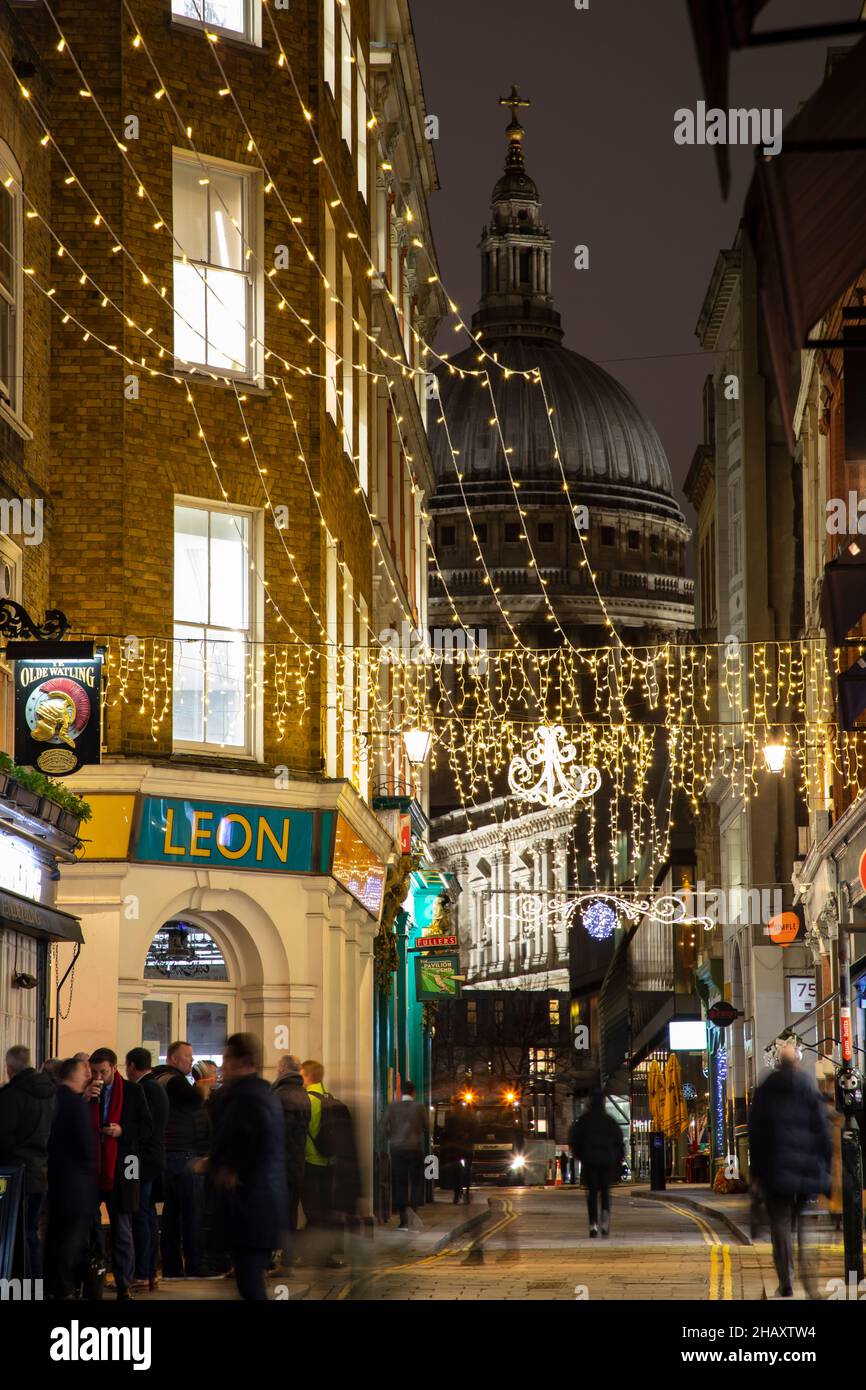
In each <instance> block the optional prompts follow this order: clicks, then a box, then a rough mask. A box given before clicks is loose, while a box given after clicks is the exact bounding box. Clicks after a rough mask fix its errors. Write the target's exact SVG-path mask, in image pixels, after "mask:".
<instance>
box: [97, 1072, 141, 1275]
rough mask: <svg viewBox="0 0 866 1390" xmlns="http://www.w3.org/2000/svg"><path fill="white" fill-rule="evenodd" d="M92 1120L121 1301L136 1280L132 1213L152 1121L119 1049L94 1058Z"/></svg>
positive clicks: (113, 1265) (135, 1204)
mask: <svg viewBox="0 0 866 1390" xmlns="http://www.w3.org/2000/svg"><path fill="white" fill-rule="evenodd" d="M90 1070H91V1075H92V1081H91V1084H90V1085H89V1086H88V1087H87V1090H86V1092H85V1094H86V1095H87V1097H88V1099H89V1100H90V1102H91V1104H90V1120H91V1125H92V1128H93V1133H94V1135H95V1136H96V1139H97V1141H98V1152H97V1179H98V1182H99V1200H100V1202H104V1203H105V1209H106V1211H107V1212H108V1222H109V1228H110V1233H111V1269H112V1273H113V1274H114V1285H115V1289H116V1291H117V1297H118V1298H119V1299H131V1298H132V1297H133V1294H132V1285H133V1283H134V1281H135V1247H134V1245H133V1239H132V1215H133V1213H134V1212H135V1211H137V1210H138V1204H139V1195H140V1191H141V1167H142V1152H143V1151H146V1150H147V1149H148V1147H149V1145H150V1144H151V1140H152V1135H153V1122H152V1120H151V1117H150V1110H149V1108H148V1104H147V1098H146V1096H145V1094H144V1092H143V1091H142V1089H141V1087H140V1086H137V1085H136V1084H135V1083H134V1082H132V1081H124V1079H123V1077H122V1076H121V1075H120V1072H119V1071H118V1070H117V1053H116V1052H113V1051H112V1049H111V1048H110V1047H98V1048H97V1049H96V1051H95V1052H94V1053H93V1054H92V1055H91V1058H90Z"/></svg>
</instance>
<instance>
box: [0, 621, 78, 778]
mask: <svg viewBox="0 0 866 1390" xmlns="http://www.w3.org/2000/svg"><path fill="white" fill-rule="evenodd" d="M68 631H69V619H68V618H67V617H66V614H65V613H62V612H61V611H60V609H59V608H49V609H48V610H47V612H46V614H45V618H44V620H43V622H42V623H37V622H35V621H34V619H33V618H31V616H30V614H29V613H28V612H27V610H26V609H25V608H23V607H22V606H21V604H20V603H15V602H14V600H12V599H4V600H3V601H2V602H0V637H5V638H6V639H7V641H6V650H5V655H6V659H7V660H8V661H14V663H15V754H14V756H15V761H16V762H17V763H19V764H20V765H21V766H22V767H33V768H36V769H38V771H39V772H44V773H46V774H47V775H48V776H50V777H68V776H69V775H70V774H71V773H73V772H77V771H78V769H79V768H80V767H83V766H84V765H85V764H88V763H98V762H99V761H100V754H101V748H102V650H101V649H100V650H99V651H96V650H94V644H93V642H92V641H91V642H64V641H63V637H64V635H65V634H66V633H67V632H68ZM10 639H11V640H10Z"/></svg>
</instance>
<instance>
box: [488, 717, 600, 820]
mask: <svg viewBox="0 0 866 1390" xmlns="http://www.w3.org/2000/svg"><path fill="white" fill-rule="evenodd" d="M508 785H509V787H510V788H511V790H512V791H513V792H514V793H515V795H516V796H519V797H521V798H522V799H523V800H524V801H532V802H534V803H535V804H536V805H538V806H546V807H548V808H549V809H551V810H564V809H567V808H568V807H569V806H576V805H577V803H578V801H581V800H583V799H584V798H586V797H589V796H594V795H595V793H596V792H597V791H598V789H599V787H600V786H601V774H600V773H599V771H598V769H597V768H594V767H582V766H581V765H580V763H578V761H577V749H576V748H575V746H574V744H573V743H570V742H569V741H568V737H567V735H566V732H565V729H564V728H563V727H562V725H561V724H541V725H540V726H539V727H538V728H537V729H536V731H535V740H534V742H533V744H532V747H531V748H529V749H528V750H527V752H526V756H525V757H524V756H522V755H521V754H518V756H517V757H515V758H512V760H511V763H510V765H509V768H508Z"/></svg>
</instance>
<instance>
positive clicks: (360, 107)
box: [355, 43, 369, 202]
mask: <svg viewBox="0 0 866 1390" xmlns="http://www.w3.org/2000/svg"><path fill="white" fill-rule="evenodd" d="M355 57H356V65H355V66H356V72H355V83H356V86H355V109H356V112H357V122H358V192H359V193H360V194H361V197H362V198H363V199H364V201H365V202H366V201H367V197H368V194H367V179H368V169H367V145H368V139H369V137H368V133H367V121H368V119H369V118H368V116H367V60H366V58H365V57H364V50H363V49H362V47H361V45H360V43H359V44H358V46H357V48H356V50H355Z"/></svg>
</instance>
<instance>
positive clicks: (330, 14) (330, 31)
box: [322, 0, 337, 93]
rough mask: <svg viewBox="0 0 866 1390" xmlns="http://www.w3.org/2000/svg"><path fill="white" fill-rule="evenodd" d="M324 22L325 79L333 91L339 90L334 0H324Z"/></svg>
mask: <svg viewBox="0 0 866 1390" xmlns="http://www.w3.org/2000/svg"><path fill="white" fill-rule="evenodd" d="M322 6H323V15H322V19H323V23H322V29H323V32H324V46H325V54H324V59H325V65H324V75H325V81H326V82H327V84H328V86H329V87H330V89H331V91H332V92H333V93H336V91H337V30H336V11H335V9H334V0H322Z"/></svg>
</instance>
